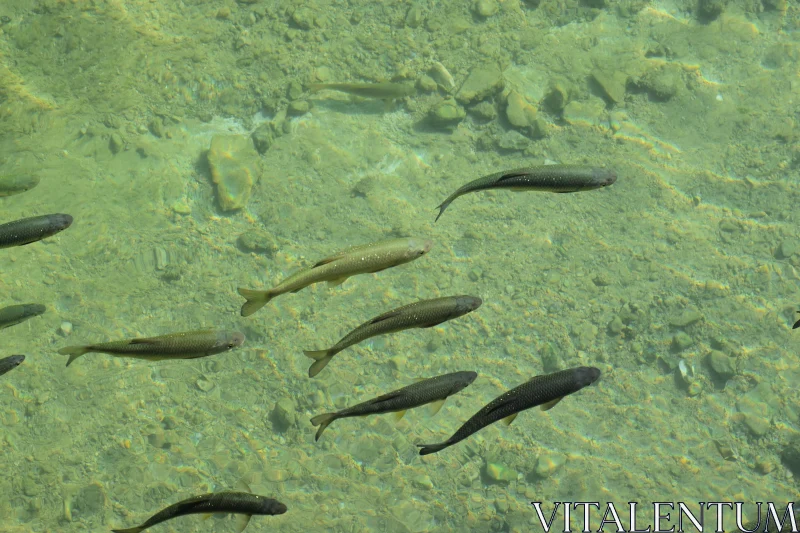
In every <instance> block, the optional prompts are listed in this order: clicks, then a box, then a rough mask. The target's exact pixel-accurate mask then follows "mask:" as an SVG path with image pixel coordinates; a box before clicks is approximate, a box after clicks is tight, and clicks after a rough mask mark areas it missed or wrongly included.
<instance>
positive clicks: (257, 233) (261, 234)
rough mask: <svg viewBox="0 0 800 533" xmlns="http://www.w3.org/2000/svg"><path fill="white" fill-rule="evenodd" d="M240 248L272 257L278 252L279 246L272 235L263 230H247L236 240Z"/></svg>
mask: <svg viewBox="0 0 800 533" xmlns="http://www.w3.org/2000/svg"><path fill="white" fill-rule="evenodd" d="M236 242H237V243H238V244H239V247H240V248H241V249H242V250H244V251H247V252H255V253H261V254H265V255H267V256H270V257H271V256H272V255H274V254H275V252H277V251H278V245H277V244H276V243H275V238H274V237H273V236H272V234H271V233H269V232H268V231H265V230H262V229H251V230H247V231H245V232H244V233H242V234H241V235H239V238H238V239H237V240H236Z"/></svg>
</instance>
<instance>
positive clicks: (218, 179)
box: [208, 135, 258, 211]
mask: <svg viewBox="0 0 800 533" xmlns="http://www.w3.org/2000/svg"><path fill="white" fill-rule="evenodd" d="M257 158H258V153H257V152H256V149H255V148H254V147H253V141H252V140H251V139H250V138H249V137H247V136H245V135H215V136H214V137H213V138H212V139H211V147H210V148H209V150H208V165H209V167H210V168H211V179H212V180H213V181H214V183H215V184H216V186H217V198H218V200H219V204H220V206H221V207H222V209H223V210H224V211H235V210H237V209H241V208H243V207H244V206H245V205H247V202H248V200H250V194H251V192H252V189H253V184H254V182H255V176H256V173H255V167H256V162H257Z"/></svg>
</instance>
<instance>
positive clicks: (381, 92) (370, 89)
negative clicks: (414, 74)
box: [308, 82, 416, 99]
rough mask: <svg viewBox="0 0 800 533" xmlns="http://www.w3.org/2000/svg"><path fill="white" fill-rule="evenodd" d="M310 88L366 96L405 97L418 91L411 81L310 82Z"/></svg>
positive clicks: (314, 90)
mask: <svg viewBox="0 0 800 533" xmlns="http://www.w3.org/2000/svg"><path fill="white" fill-rule="evenodd" d="M308 88H309V90H310V91H312V92H317V91H322V90H325V89H328V90H331V91H339V92H343V93H348V94H354V95H356V96H363V97H365V98H382V99H391V98H405V97H406V96H411V95H412V94H414V93H415V92H416V90H415V89H414V86H413V85H412V84H410V83H391V82H384V83H310V84H309V85H308Z"/></svg>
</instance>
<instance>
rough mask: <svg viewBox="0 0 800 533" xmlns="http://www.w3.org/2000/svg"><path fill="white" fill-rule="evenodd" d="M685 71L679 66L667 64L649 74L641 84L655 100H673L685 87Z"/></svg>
mask: <svg viewBox="0 0 800 533" xmlns="http://www.w3.org/2000/svg"><path fill="white" fill-rule="evenodd" d="M682 78H683V69H682V68H681V67H680V66H679V65H675V64H672V63H667V64H666V65H663V66H662V67H660V68H657V69H654V70H651V71H650V72H648V73H647V74H646V75H645V76H644V77H643V78H642V80H641V81H640V82H639V85H641V87H642V88H644V89H645V90H646V91H647V93H648V94H649V95H650V96H651V97H652V98H653V99H655V100H660V101H662V102H666V101H668V100H671V99H672V97H674V96H675V95H676V94H678V91H680V89H681V87H682V86H683V79H682Z"/></svg>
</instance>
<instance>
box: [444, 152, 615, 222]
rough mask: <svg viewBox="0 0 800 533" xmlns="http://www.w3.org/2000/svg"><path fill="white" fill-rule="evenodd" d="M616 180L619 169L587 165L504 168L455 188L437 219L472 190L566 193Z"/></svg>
mask: <svg viewBox="0 0 800 533" xmlns="http://www.w3.org/2000/svg"><path fill="white" fill-rule="evenodd" d="M615 181H617V173H616V172H614V171H613V170H610V169H606V168H601V167H591V166H585V165H541V166H538V167H526V168H517V169H514V170H504V171H503V172H497V173H495V174H490V175H488V176H484V177H482V178H478V179H476V180H474V181H470V182H469V183H467V184H466V185H464V186H462V187H461V188H459V189H458V190H456V192H454V193H453V194H451V195H450V196H448V197H447V199H445V201H444V202H442V203H441V204H439V205H438V206H437V207H436V208H437V209H438V210H439V214H438V215H436V220H439V217H440V216H442V213H444V210H445V209H447V206H449V205H450V204H451V203H452V202H453V200H455V199H456V198H458V197H459V196H462V195H464V194H467V193H470V192H476V191H485V190H489V189H510V190H513V191H542V192H556V193H567V192H578V191H589V190H591V189H599V188H601V187H607V186H609V185H611V184H612V183H614V182H615ZM434 222H435V221H434Z"/></svg>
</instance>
